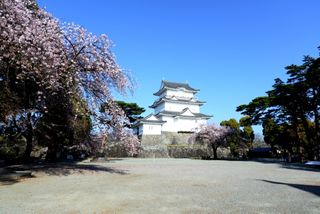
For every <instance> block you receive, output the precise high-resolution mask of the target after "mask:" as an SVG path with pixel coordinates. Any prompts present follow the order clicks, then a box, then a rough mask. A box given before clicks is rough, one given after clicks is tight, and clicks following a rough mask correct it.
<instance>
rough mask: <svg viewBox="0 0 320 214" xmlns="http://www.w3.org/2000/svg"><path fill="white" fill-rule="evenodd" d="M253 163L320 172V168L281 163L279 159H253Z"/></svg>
mask: <svg viewBox="0 0 320 214" xmlns="http://www.w3.org/2000/svg"><path fill="white" fill-rule="evenodd" d="M250 161H252V162H259V163H263V164H277V165H278V166H279V167H281V168H285V169H292V170H303V171H310V172H320V168H319V167H314V166H308V165H305V164H302V163H288V162H284V161H281V160H279V159H264V158H262V159H260V158H259V159H251V160H250Z"/></svg>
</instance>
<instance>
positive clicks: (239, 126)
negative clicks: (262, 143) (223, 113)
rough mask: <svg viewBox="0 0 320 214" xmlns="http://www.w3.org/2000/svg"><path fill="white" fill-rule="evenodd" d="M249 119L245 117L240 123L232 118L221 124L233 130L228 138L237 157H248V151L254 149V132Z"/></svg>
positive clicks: (232, 151) (229, 144)
mask: <svg viewBox="0 0 320 214" xmlns="http://www.w3.org/2000/svg"><path fill="white" fill-rule="evenodd" d="M248 119H249V118H248V117H243V118H241V119H240V122H238V121H237V120H236V119H234V118H232V119H229V120H224V121H222V122H221V123H220V125H221V126H226V127H229V128H230V129H231V130H232V131H231V132H230V134H229V135H228V136H227V143H228V146H229V147H230V150H231V153H232V154H233V156H235V157H239V156H244V155H246V153H247V151H248V149H249V148H251V147H252V143H253V139H254V132H253V129H252V127H251V126H250V125H249V123H248Z"/></svg>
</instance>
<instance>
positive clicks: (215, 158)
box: [212, 146, 218, 160]
mask: <svg viewBox="0 0 320 214" xmlns="http://www.w3.org/2000/svg"><path fill="white" fill-rule="evenodd" d="M217 150H218V148H217V147H215V146H212V151H213V159H214V160H217V159H218V154H217Z"/></svg>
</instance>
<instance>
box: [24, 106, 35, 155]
mask: <svg viewBox="0 0 320 214" xmlns="http://www.w3.org/2000/svg"><path fill="white" fill-rule="evenodd" d="M26 132H27V133H26V139H27V146H26V150H25V152H24V159H25V160H27V161H28V160H30V155H31V151H32V139H33V127H32V122H31V113H30V112H29V113H28V114H27V131H26Z"/></svg>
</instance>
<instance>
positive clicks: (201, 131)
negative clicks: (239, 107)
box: [191, 124, 231, 159]
mask: <svg viewBox="0 0 320 214" xmlns="http://www.w3.org/2000/svg"><path fill="white" fill-rule="evenodd" d="M230 132H231V130H230V129H229V128H228V127H224V126H216V125H215V124H210V125H202V126H200V127H199V128H198V129H197V130H196V132H195V133H194V134H193V135H192V136H191V140H192V142H193V143H200V144H206V145H207V146H208V147H211V148H212V152H213V159H217V158H218V156H217V149H218V148H219V147H221V146H226V137H227V136H228V134H229V133H230Z"/></svg>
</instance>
